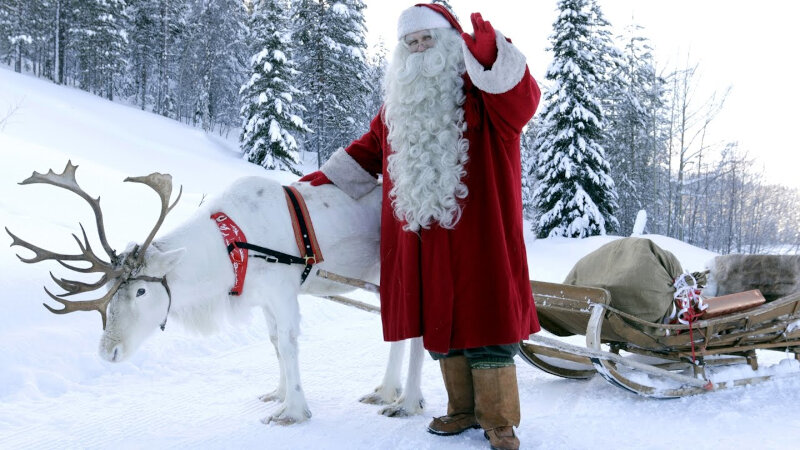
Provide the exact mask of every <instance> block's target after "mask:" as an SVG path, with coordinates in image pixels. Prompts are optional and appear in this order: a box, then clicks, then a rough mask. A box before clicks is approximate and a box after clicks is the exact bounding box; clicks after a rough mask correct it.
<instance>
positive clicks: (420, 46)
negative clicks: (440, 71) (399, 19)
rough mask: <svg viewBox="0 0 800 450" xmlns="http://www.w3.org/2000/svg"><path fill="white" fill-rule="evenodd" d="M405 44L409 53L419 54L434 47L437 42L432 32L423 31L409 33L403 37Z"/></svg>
mask: <svg viewBox="0 0 800 450" xmlns="http://www.w3.org/2000/svg"><path fill="white" fill-rule="evenodd" d="M403 42H404V43H405V46H406V48H407V49H408V51H409V52H411V53H419V52H424V51H425V50H427V49H429V48H431V47H433V46H434V44H435V43H436V40H435V39H434V38H433V35H432V34H431V30H422V31H417V32H414V33H408V34H407V35H405V36H404V37H403Z"/></svg>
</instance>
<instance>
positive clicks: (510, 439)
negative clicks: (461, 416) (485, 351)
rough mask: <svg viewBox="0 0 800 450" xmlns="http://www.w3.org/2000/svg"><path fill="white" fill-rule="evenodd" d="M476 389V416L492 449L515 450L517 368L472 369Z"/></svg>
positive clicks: (517, 423)
mask: <svg viewBox="0 0 800 450" xmlns="http://www.w3.org/2000/svg"><path fill="white" fill-rule="evenodd" d="M472 381H473V385H474V386H475V416H476V417H477V419H478V423H479V424H480V425H481V427H482V428H483V429H484V436H486V438H487V439H489V444H490V445H491V447H492V449H493V450H517V449H519V439H517V436H516V435H515V434H514V427H516V426H519V419H520V414H519V389H518V388H517V367H516V366H514V365H510V366H505V367H499V368H493V369H472Z"/></svg>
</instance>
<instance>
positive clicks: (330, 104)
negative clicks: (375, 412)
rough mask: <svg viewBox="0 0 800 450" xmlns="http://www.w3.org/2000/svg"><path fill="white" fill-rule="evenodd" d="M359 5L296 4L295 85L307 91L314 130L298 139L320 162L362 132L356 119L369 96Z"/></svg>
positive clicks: (313, 0)
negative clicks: (303, 139) (297, 74)
mask: <svg viewBox="0 0 800 450" xmlns="http://www.w3.org/2000/svg"><path fill="white" fill-rule="evenodd" d="M364 9H365V5H364V2H363V1H362V0H339V1H334V2H328V1H324V0H299V1H298V2H297V4H296V6H295V11H294V20H293V23H294V25H295V29H294V39H293V40H294V43H295V45H296V47H295V48H296V49H302V51H299V52H298V53H296V60H297V62H298V68H299V70H300V73H301V75H300V82H299V83H298V85H300V86H303V88H304V89H305V90H307V91H308V92H309V95H307V96H305V97H304V105H305V108H306V115H305V122H306V124H307V125H308V126H309V128H311V130H312V131H313V133H312V134H308V135H307V136H306V137H307V139H306V140H305V141H304V143H303V144H304V148H305V150H307V151H312V152H316V153H317V157H318V162H319V164H322V163H324V162H325V161H326V160H327V159H328V158H329V157H330V155H331V154H333V152H334V151H336V149H337V148H339V147H343V146H346V145H348V144H349V143H350V142H351V141H352V140H353V139H354V138H356V137H358V136H359V135H360V134H361V133H362V132H363V123H362V121H361V120H359V119H360V118H361V117H362V115H363V111H364V109H365V108H366V104H367V97H368V95H369V86H368V84H367V80H366V77H365V74H366V73H367V64H366V56H365V53H366V48H367V44H366V39H365V33H366V27H365V25H364V14H363V11H364Z"/></svg>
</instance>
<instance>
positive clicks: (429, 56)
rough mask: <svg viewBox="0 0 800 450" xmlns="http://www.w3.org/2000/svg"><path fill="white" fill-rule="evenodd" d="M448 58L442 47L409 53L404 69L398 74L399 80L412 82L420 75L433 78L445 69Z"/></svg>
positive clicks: (402, 82)
mask: <svg viewBox="0 0 800 450" xmlns="http://www.w3.org/2000/svg"><path fill="white" fill-rule="evenodd" d="M446 63H447V58H445V55H444V53H443V52H442V51H441V49H437V47H432V48H429V49H427V50H425V51H424V52H418V53H412V54H410V55H408V58H407V59H406V62H405V65H404V66H403V69H402V70H400V71H399V72H398V74H397V81H398V82H400V83H401V84H411V83H414V82H415V81H417V80H418V79H419V78H420V77H425V78H431V77H435V76H436V75H439V74H440V73H442V71H443V70H444V67H445V64H446Z"/></svg>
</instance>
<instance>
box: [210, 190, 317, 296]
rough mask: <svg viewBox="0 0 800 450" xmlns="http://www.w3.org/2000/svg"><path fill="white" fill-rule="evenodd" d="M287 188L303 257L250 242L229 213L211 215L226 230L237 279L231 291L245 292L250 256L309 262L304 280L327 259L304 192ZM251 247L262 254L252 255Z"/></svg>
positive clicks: (290, 262)
mask: <svg viewBox="0 0 800 450" xmlns="http://www.w3.org/2000/svg"><path fill="white" fill-rule="evenodd" d="M283 189H284V193H285V194H286V203H287V206H288V207H289V215H290V216H291V218H292V228H293V229H294V236H295V240H296V242H297V248H298V249H299V251H300V257H297V256H293V255H287V254H286V253H282V252H279V251H276V250H271V249H268V248H264V247H259V246H257V245H253V244H250V243H249V242H247V238H246V237H245V235H244V232H243V231H242V229H241V228H239V226H238V225H236V222H234V221H233V219H231V218H230V217H229V216H228V215H227V214H225V213H223V212H218V213H214V214H212V215H211V219H212V220H214V223H216V224H217V228H219V231H220V233H222V239H223V241H224V242H225V247H226V248H227V249H228V257H230V260H231V265H232V266H233V274H234V283H233V288H232V289H231V290H230V295H241V293H242V289H243V288H244V278H245V275H247V260H248V257H249V256H253V257H256V258H263V259H264V260H265V261H267V262H273V263H283V264H303V265H305V269H304V270H303V273H302V275H301V277H300V283H303V282H304V281H305V280H306V278H307V277H308V274H309V273H310V272H311V266H313V265H314V264H317V263H321V262H322V261H323V259H322V251H321V250H320V248H319V243H318V242H317V236H316V234H315V233H314V226H313V225H312V223H311V216H310V215H309V214H308V208H307V207H306V203H305V201H304V200H303V196H302V195H300V192H298V191H297V189H295V188H294V187H291V186H284V187H283ZM248 250H253V251H255V252H258V253H261V254H257V255H249V252H248Z"/></svg>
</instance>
